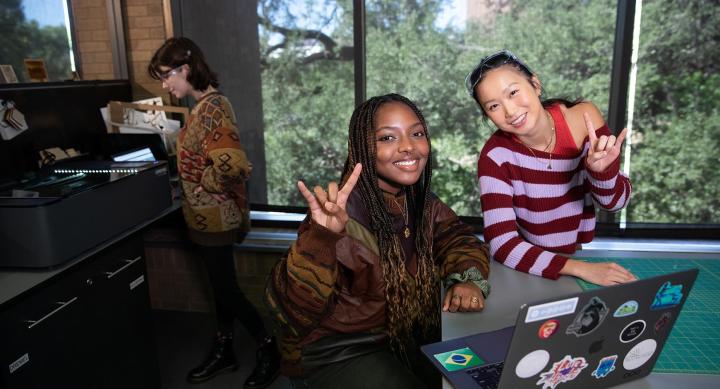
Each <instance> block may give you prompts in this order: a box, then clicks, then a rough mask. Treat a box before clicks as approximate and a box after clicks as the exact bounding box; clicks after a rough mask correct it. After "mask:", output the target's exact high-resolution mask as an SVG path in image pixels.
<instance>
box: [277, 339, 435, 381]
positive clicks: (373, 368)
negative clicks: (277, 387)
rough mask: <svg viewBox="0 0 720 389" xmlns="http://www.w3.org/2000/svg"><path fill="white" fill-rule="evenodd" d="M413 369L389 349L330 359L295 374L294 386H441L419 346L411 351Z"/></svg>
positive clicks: (433, 367) (432, 367)
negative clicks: (313, 370) (310, 369)
mask: <svg viewBox="0 0 720 389" xmlns="http://www.w3.org/2000/svg"><path fill="white" fill-rule="evenodd" d="M408 358H410V364H411V366H412V368H411V369H408V368H407V367H406V366H405V365H404V364H403V363H402V362H400V361H399V360H398V359H396V358H395V356H394V355H393V354H392V353H391V352H390V350H389V349H385V350H382V351H377V352H374V353H371V354H365V355H362V356H359V357H356V358H352V359H349V360H347V361H343V362H336V363H330V364H328V365H326V366H325V367H323V368H321V369H319V370H317V371H315V372H313V373H311V374H309V375H308V376H306V377H293V378H291V380H290V382H291V383H292V385H293V388H294V389H315V388H317V389H320V388H342V389H374V388H392V389H423V388H428V389H431V388H432V389H434V388H439V387H441V386H442V378H441V376H440V373H439V372H438V371H437V370H436V369H435V366H433V365H432V363H430V362H429V361H427V359H426V358H425V357H423V356H422V355H420V352H419V350H418V351H415V352H412V353H410V354H409V355H408Z"/></svg>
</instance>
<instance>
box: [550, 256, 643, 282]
mask: <svg viewBox="0 0 720 389" xmlns="http://www.w3.org/2000/svg"><path fill="white" fill-rule="evenodd" d="M560 273H561V274H568V275H573V276H575V277H578V278H581V279H583V280H585V281H587V282H591V283H593V284H596V285H601V286H610V285H616V284H624V283H626V282H630V281H635V280H637V277H635V275H633V274H632V273H631V272H630V271H629V270H627V269H625V268H624V267H622V266H620V265H618V264H617V263H615V262H599V263H593V262H585V261H579V260H577V259H568V260H567V262H566V263H565V266H564V267H563V269H562V270H561V271H560Z"/></svg>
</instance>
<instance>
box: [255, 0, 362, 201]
mask: <svg viewBox="0 0 720 389" xmlns="http://www.w3.org/2000/svg"><path fill="white" fill-rule="evenodd" d="M258 15H259V16H260V26H259V28H260V29H259V34H260V51H261V56H262V58H261V66H262V94H263V120H264V127H265V155H266V161H267V162H266V168H267V193H268V203H270V204H273V205H290V206H307V203H306V202H305V200H304V199H303V198H302V195H300V193H299V192H298V189H297V185H296V183H297V181H298V180H303V181H304V182H305V183H306V184H307V185H308V186H309V187H312V186H314V185H327V183H328V182H329V181H333V180H334V181H338V180H339V178H340V177H339V174H340V172H341V171H342V168H343V166H344V163H345V159H346V157H347V126H348V122H349V120H350V115H351V113H352V110H353V108H354V106H355V104H354V88H355V85H354V76H353V73H354V72H353V66H354V63H353V49H352V46H353V12H352V3H351V1H350V0H338V1H334V0H308V1H306V0H267V1H260V2H259V4H258Z"/></svg>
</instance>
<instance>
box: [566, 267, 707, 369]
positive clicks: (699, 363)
mask: <svg viewBox="0 0 720 389" xmlns="http://www.w3.org/2000/svg"><path fill="white" fill-rule="evenodd" d="M585 259H586V260H587V261H589V262H608V261H612V262H616V263H617V264H619V265H622V266H623V267H625V268H626V269H628V270H630V271H631V272H632V273H633V274H635V275H636V276H637V277H639V278H649V277H653V276H656V275H661V274H665V273H671V272H675V271H681V270H685V269H691V268H698V269H700V273H699V274H698V278H697V280H696V281H695V285H694V286H693V289H692V291H691V292H690V296H689V297H688V299H687V301H686V302H685V305H684V306H683V308H682V311H681V313H680V316H679V317H678V320H677V321H676V322H675V326H674V327H673V330H672V332H671V333H670V338H668V340H667V343H665V348H663V351H662V354H660V358H659V359H658V361H657V363H656V364H655V368H654V369H653V371H654V372H657V373H690V374H720V260H712V259H664V258H632V259H617V258H613V259H607V258H585ZM578 284H580V287H581V288H582V289H583V290H586V289H592V288H597V287H598V286H597V285H595V284H590V283H587V282H585V281H582V280H578Z"/></svg>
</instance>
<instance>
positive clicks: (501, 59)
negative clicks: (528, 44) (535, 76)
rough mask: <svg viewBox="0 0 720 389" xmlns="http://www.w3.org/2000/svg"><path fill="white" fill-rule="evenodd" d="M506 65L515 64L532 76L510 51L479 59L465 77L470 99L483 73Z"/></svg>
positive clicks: (527, 68) (473, 95) (502, 51)
mask: <svg viewBox="0 0 720 389" xmlns="http://www.w3.org/2000/svg"><path fill="white" fill-rule="evenodd" d="M508 63H512V64H517V65H518V66H520V68H521V69H522V70H523V71H525V72H527V73H528V74H532V70H530V68H529V67H528V66H527V65H525V63H523V61H521V60H520V58H518V57H517V56H516V55H515V54H513V53H512V52H511V51H510V50H501V51H498V52H497V53H493V54H490V55H488V56H487V57H485V58H483V59H481V60H480V63H478V64H477V66H475V68H474V69H473V70H472V71H471V72H470V73H468V75H467V77H465V88H466V89H467V92H468V94H469V95H470V97H472V98H473V99H474V98H475V87H476V86H477V84H478V83H479V82H480V78H481V77H482V75H483V74H485V71H487V70H489V69H494V68H496V67H498V66H500V65H504V64H508Z"/></svg>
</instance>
